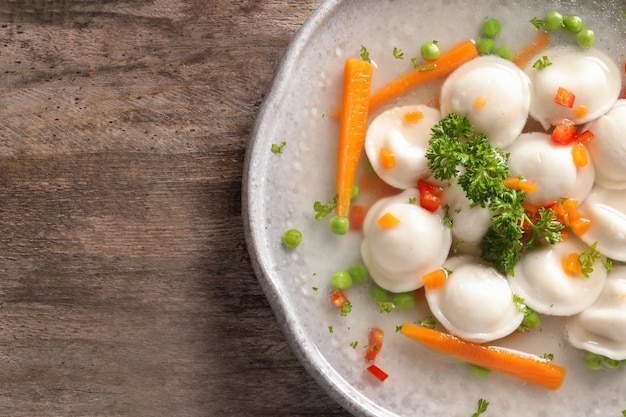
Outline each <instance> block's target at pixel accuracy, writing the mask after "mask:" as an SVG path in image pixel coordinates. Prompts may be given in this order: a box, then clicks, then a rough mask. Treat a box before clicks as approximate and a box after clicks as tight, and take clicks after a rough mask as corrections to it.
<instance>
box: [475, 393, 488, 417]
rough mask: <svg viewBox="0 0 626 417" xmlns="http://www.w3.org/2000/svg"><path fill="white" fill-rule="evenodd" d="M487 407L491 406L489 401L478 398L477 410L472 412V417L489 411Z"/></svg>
mask: <svg viewBox="0 0 626 417" xmlns="http://www.w3.org/2000/svg"><path fill="white" fill-rule="evenodd" d="M487 407H489V402H488V401H485V400H484V399H482V398H481V399H480V400H478V405H477V408H476V412H475V413H474V414H472V417H478V416H479V415H481V414H482V413H484V412H485V411H487Z"/></svg>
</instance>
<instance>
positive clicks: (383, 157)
mask: <svg viewBox="0 0 626 417" xmlns="http://www.w3.org/2000/svg"><path fill="white" fill-rule="evenodd" d="M380 163H381V164H382V165H383V168H385V169H391V168H393V167H395V166H396V155H395V154H393V153H391V151H389V150H388V149H385V148H380Z"/></svg>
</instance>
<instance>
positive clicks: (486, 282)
mask: <svg viewBox="0 0 626 417" xmlns="http://www.w3.org/2000/svg"><path fill="white" fill-rule="evenodd" d="M444 267H445V268H446V269H449V270H450V271H451V273H449V275H448V279H447V280H446V283H445V285H444V286H443V287H441V288H437V289H426V300H427V302H428V306H429V308H430V310H431V312H432V313H433V315H434V316H435V318H436V319H437V321H439V323H441V325H442V326H443V327H445V328H446V329H447V330H448V331H449V332H450V333H451V334H454V335H456V336H459V337H461V338H463V339H465V340H470V341H473V342H477V343H485V342H489V341H492V340H496V339H500V338H502V337H504V336H507V335H509V334H511V333H512V332H514V331H515V330H516V329H517V328H518V326H519V325H520V324H521V323H522V320H523V319H524V313H522V312H520V309H519V308H518V306H517V304H516V303H515V302H514V300H513V293H512V292H511V287H510V286H509V283H508V282H507V279H506V277H505V276H504V275H502V274H501V273H499V272H498V271H496V270H495V269H494V268H493V267H491V266H488V265H485V264H484V263H482V262H480V260H479V259H478V258H474V257H469V256H457V257H453V258H450V259H449V260H448V261H447V262H446V263H445V264H444Z"/></svg>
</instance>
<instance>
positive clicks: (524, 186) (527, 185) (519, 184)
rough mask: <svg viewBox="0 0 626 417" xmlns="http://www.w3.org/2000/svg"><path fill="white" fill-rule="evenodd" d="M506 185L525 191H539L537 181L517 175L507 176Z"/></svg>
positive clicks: (530, 192) (504, 181)
mask: <svg viewBox="0 0 626 417" xmlns="http://www.w3.org/2000/svg"><path fill="white" fill-rule="evenodd" d="M503 183H504V186H505V187H507V188H511V189H513V190H519V191H525V192H527V193H529V194H532V193H534V192H535V191H537V183H536V182H533V181H526V180H523V179H519V178H517V177H510V178H505V179H504V180H503Z"/></svg>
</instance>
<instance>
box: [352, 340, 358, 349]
mask: <svg viewBox="0 0 626 417" xmlns="http://www.w3.org/2000/svg"><path fill="white" fill-rule="evenodd" d="M358 345H359V342H357V341H356V340H355V341H354V342H352V343H350V347H351V348H352V349H356V347H357V346H358Z"/></svg>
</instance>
